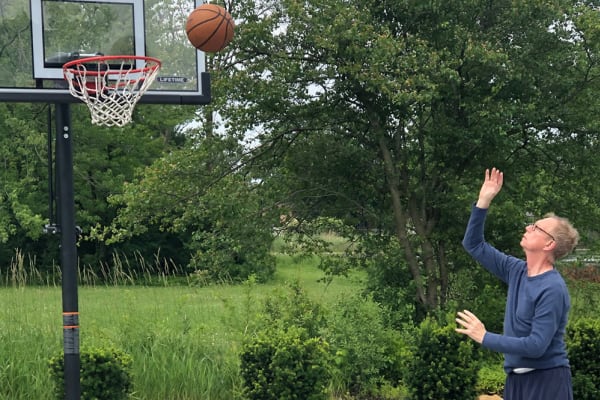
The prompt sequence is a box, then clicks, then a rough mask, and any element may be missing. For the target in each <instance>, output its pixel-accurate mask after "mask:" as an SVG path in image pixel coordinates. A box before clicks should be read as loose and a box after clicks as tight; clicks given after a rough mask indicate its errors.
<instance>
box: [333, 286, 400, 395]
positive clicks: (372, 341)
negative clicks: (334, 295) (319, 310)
mask: <svg viewBox="0 0 600 400" xmlns="http://www.w3.org/2000/svg"><path fill="white" fill-rule="evenodd" d="M323 336H324V337H325V339H326V340H327V342H329V343H330V346H331V353H332V354H333V361H334V362H333V365H332V389H333V392H334V394H350V395H352V396H356V398H378V395H380V394H381V392H382V390H385V388H387V389H389V388H390V387H391V386H393V385H395V384H397V382H398V381H399V380H400V379H401V374H400V366H399V362H398V360H399V358H400V357H401V356H400V351H399V338H398V334H397V331H394V330H392V329H390V328H388V327H386V326H385V324H384V320H383V309H382V308H381V307H380V306H379V305H378V304H377V303H375V302H373V301H372V300H371V299H369V298H364V297H361V296H358V295H353V296H349V297H345V298H342V299H340V300H338V302H337V303H335V304H334V305H333V307H332V308H331V310H330V312H329V314H328V318H327V325H326V326H325V327H324V329H323Z"/></svg>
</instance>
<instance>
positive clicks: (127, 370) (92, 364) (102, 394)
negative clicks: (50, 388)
mask: <svg viewBox="0 0 600 400" xmlns="http://www.w3.org/2000/svg"><path fill="white" fill-rule="evenodd" d="M80 361H81V365H80V384H81V398H82V399H83V400H124V399H127V398H128V396H129V394H130V393H131V392H132V376H131V364H132V359H131V357H130V356H128V355H127V354H125V353H124V352H123V351H121V350H118V349H115V348H92V349H87V350H83V351H81V352H80ZM49 365H50V374H51V376H52V380H53V381H54V384H55V387H54V390H55V395H56V399H64V398H65V391H64V385H65V378H64V354H60V355H57V356H54V357H52V358H51V359H50V361H49Z"/></svg>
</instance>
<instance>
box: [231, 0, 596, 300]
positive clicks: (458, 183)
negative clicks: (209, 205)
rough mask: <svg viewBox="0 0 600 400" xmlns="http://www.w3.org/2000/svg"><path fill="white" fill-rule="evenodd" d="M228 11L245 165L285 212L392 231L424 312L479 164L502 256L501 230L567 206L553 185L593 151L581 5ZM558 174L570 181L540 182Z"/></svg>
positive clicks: (454, 253) (589, 33)
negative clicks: (490, 182) (497, 173)
mask: <svg viewBox="0 0 600 400" xmlns="http://www.w3.org/2000/svg"><path fill="white" fill-rule="evenodd" d="M233 15H234V16H235V17H236V18H237V19H239V20H241V23H240V24H238V28H237V39H236V40H234V42H233V46H235V50H234V51H235V62H234V63H232V64H231V66H230V67H229V68H228V69H227V72H228V73H229V78H228V79H227V81H226V82H223V85H225V86H226V87H227V88H228V89H229V90H225V91H224V93H226V94H227V96H228V98H229V99H230V100H229V101H228V102H227V103H226V104H225V105H224V108H223V110H222V113H223V114H224V115H225V116H226V120H227V121H229V122H230V129H229V131H231V132H234V133H235V134H236V135H239V133H240V132H252V133H253V135H254V136H255V137H256V140H257V141H258V142H259V143H260V146H257V148H256V149H255V152H254V153H253V155H254V158H253V159H252V160H253V161H254V162H256V161H257V160H261V161H263V162H264V164H262V165H261V166H260V167H258V168H259V169H260V170H262V171H263V172H264V180H265V182H269V183H272V184H274V185H282V186H281V187H285V188H286V190H282V191H281V193H282V196H281V197H280V199H279V201H280V202H281V203H284V204H287V205H288V206H289V207H290V208H291V209H292V210H293V213H294V216H295V217H296V218H297V219H298V220H300V221H302V220H305V219H311V218H313V217H314V216H315V215H316V214H320V215H323V214H326V215H333V216H336V217H342V218H344V220H345V221H347V222H348V223H353V224H356V223H357V222H360V223H358V225H361V224H363V225H364V224H365V223H366V224H367V225H368V226H371V227H376V228H377V232H378V233H379V234H381V235H382V236H389V237H392V238H394V240H396V241H397V242H398V244H399V251H400V252H401V254H402V258H403V264H404V267H405V268H407V270H408V271H410V275H411V278H412V285H413V286H412V287H413V289H414V296H415V299H416V300H415V301H416V303H417V304H418V305H420V307H422V309H423V310H424V311H427V310H432V309H434V308H436V307H437V306H439V305H443V304H444V303H445V302H446V300H447V296H448V294H449V291H450V288H449V284H450V278H451V276H452V274H453V272H454V271H455V270H456V269H458V268H460V266H461V264H463V262H464V263H465V264H466V263H467V262H466V261H465V258H464V256H463V255H462V250H461V248H460V238H461V237H462V231H463V229H464V224H465V223H466V218H467V215H468V206H469V205H470V202H471V200H472V199H474V196H476V190H477V189H476V188H477V185H478V184H479V183H480V180H481V176H482V173H483V169H484V168H485V167H490V166H497V167H499V168H501V169H503V170H505V171H506V172H507V177H508V179H507V181H508V182H507V187H508V189H507V193H508V195H510V196H512V198H510V199H509V198H508V197H509V196H508V195H507V196H506V198H504V199H500V200H499V204H498V207H497V208H496V210H504V211H507V212H511V214H507V215H505V216H504V217H503V218H502V219H501V220H500V221H499V222H498V224H497V225H494V226H493V227H494V228H495V229H498V233H499V237H498V239H497V240H498V245H499V246H500V247H501V248H505V249H512V250H515V249H516V244H517V243H516V238H512V239H509V238H508V234H507V232H509V231H511V230H512V232H513V233H512V235H513V236H515V230H516V229H519V228H518V225H519V224H520V223H523V222H524V221H525V220H526V216H527V214H528V213H537V212H538V211H539V210H540V209H543V208H545V207H548V206H550V205H552V206H554V207H555V209H556V208H557V209H558V211H559V210H560V209H567V208H566V205H569V207H571V206H572V205H573V203H572V202H570V201H574V200H575V199H573V198H572V196H569V199H568V200H566V201H563V200H561V199H560V196H559V195H560V194H563V191H564V190H566V188H565V187H564V186H562V183H563V182H566V181H568V182H569V183H571V184H572V183H573V182H575V183H576V184H578V182H577V180H576V179H577V177H576V176H573V175H569V174H570V173H571V171H572V170H573V168H575V166H576V165H577V163H579V162H581V160H584V159H585V158H584V157H585V156H586V155H588V154H589V153H587V152H588V151H589V150H590V149H591V148H595V146H596V145H595V142H594V135H595V133H596V132H597V129H596V123H595V122H594V121H595V117H594V114H593V112H592V111H593V110H594V106H595V105H596V104H597V101H596V100H595V99H593V98H592V97H590V96H593V93H594V90H595V89H596V81H595V79H594V77H595V76H596V75H597V73H598V66H597V64H596V60H597V55H598V49H597V46H596V45H595V44H594V43H592V42H591V41H590V40H589V38H593V37H595V36H596V35H597V32H598V16H597V12H596V11H595V9H594V7H593V6H592V5H587V4H581V3H578V2H571V1H560V2H553V3H552V4H547V2H543V1H527V2H522V3H520V4H519V5H518V7H517V6H515V5H514V4H513V3H511V2H509V1H500V2H494V3H489V2H488V3H482V2H479V1H466V2H465V1H446V2H425V3H424V2H421V1H418V0H404V1H402V0H397V1H390V2H380V1H352V0H350V1H343V2H342V1H332V0H331V1H326V2H323V1H311V0H308V1H303V2H298V1H296V0H282V1H272V2H267V3H265V2H260V3H258V2H257V3H254V2H252V1H249V2H245V3H243V4H239V5H237V8H236V9H235V10H233ZM582 145H583V147H582ZM565 148H567V150H565V151H563V149H565ZM261 156H263V157H261ZM532 164H533V165H535V171H532ZM557 175H560V176H561V177H569V179H567V180H565V181H563V182H561V183H558V182H556V181H554V182H553V181H548V180H547V179H544V178H543V177H544V176H545V177H549V176H557ZM282 177H283V178H284V180H285V181H284V182H285V184H282V182H283V181H282V180H281V178H282ZM511 177H514V179H515V180H514V181H511ZM521 178H527V179H528V181H529V182H530V183H534V184H536V185H539V186H538V188H537V190H536V191H532V190H524V189H525V187H523V186H522V185H521V182H519V180H518V179H521ZM555 190H557V191H559V192H557V195H556V196H553V197H552V198H551V199H548V198H547V197H544V196H543V195H544V194H546V193H548V192H552V191H555ZM591 197H592V198H595V197H594V196H591ZM590 200H591V199H586V201H588V202H589V201H590ZM502 203H504V204H502ZM523 205H525V207H526V208H523ZM336 206H337V207H336ZM340 208H343V209H340ZM382 210H383V211H382ZM515 211H516V212H515ZM594 213H595V214H594V215H596V214H597V211H594ZM569 214H570V213H569ZM569 214H568V215H567V216H571V215H572V216H573V217H574V218H578V217H579V215H578V214H576V213H572V214H571V215H569ZM357 216H360V217H357ZM357 218H358V219H359V220H360V221H357ZM594 218H597V216H595V217H594ZM517 232H518V230H517ZM370 233H372V231H371V232H370ZM494 233H496V232H494ZM371 253H372V254H375V253H376V251H375V249H373V250H371ZM463 265H464V264H463ZM399 267H402V266H399ZM402 283H403V282H402ZM398 284H400V283H398Z"/></svg>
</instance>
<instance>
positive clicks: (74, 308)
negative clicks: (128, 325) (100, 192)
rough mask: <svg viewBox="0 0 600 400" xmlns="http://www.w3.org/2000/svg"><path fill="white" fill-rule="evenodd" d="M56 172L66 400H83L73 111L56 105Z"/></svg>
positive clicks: (67, 107)
mask: <svg viewBox="0 0 600 400" xmlns="http://www.w3.org/2000/svg"><path fill="white" fill-rule="evenodd" d="M55 114H56V115H55V122H56V170H57V174H56V175H57V180H58V186H59V190H58V202H57V203H58V206H59V210H58V223H59V227H60V260H61V267H62V308H63V349H64V373H65V375H64V376H65V400H79V399H80V398H81V387H80V386H81V385H80V383H79V375H80V372H79V369H80V363H81V361H80V356H79V309H78V298H77V236H76V235H77V232H76V227H75V199H74V194H73V192H74V190H73V146H72V137H71V136H72V134H71V108H70V104H68V103H57V104H55Z"/></svg>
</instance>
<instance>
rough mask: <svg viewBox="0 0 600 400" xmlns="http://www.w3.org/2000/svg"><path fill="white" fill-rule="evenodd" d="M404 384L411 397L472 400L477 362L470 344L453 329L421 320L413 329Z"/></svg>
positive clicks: (417, 398)
mask: <svg viewBox="0 0 600 400" xmlns="http://www.w3.org/2000/svg"><path fill="white" fill-rule="evenodd" d="M411 356H412V358H411V360H410V361H409V362H408V368H407V371H406V372H407V373H406V384H407V385H408V386H409V388H410V391H411V393H412V396H413V397H412V399H414V400H427V399H464V400H469V399H475V397H476V393H475V384H476V382H477V369H478V362H476V360H477V357H476V354H475V348H474V345H473V343H472V342H471V341H470V340H468V339H466V338H464V337H463V336H462V335H459V334H457V333H456V332H455V331H454V325H453V324H447V325H445V326H440V324H438V323H437V322H436V321H434V320H433V319H431V318H427V319H425V320H424V321H423V322H422V323H421V324H420V325H419V328H418V330H417V332H416V337H415V342H414V347H413V349H412V355H411Z"/></svg>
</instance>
